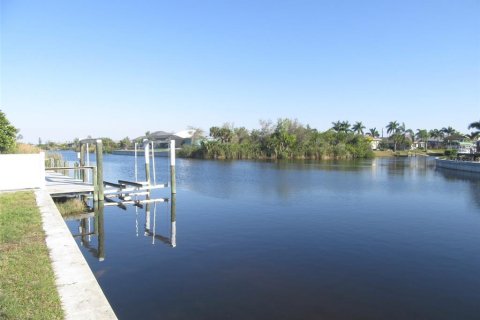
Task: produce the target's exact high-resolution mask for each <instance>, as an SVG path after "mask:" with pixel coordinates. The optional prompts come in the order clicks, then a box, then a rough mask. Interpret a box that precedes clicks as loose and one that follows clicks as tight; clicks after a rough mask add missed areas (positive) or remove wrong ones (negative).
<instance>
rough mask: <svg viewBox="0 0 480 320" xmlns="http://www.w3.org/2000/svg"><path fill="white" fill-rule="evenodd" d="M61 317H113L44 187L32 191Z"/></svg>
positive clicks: (110, 308) (95, 280)
mask: <svg viewBox="0 0 480 320" xmlns="http://www.w3.org/2000/svg"><path fill="white" fill-rule="evenodd" d="M35 196H36V198H37V204H38V206H39V208H40V212H41V215H42V222H43V229H44V230H45V234H46V243H47V247H48V250H49V253H50V259H51V260H52V266H53V271H54V273H55V282H56V285H57V289H58V292H59V295H60V300H61V302H62V307H63V309H64V312H65V319H74V320H80V319H81V320H85V319H92V320H94V319H106V320H108V319H117V317H116V315H115V313H114V312H113V309H112V307H111V306H110V304H109V303H108V300H107V298H106V297H105V295H104V293H103V291H102V289H101V288H100V285H99V284H98V282H97V279H96V278H95V276H94V275H93V273H92V270H91V269H90V267H89V266H88V264H87V261H86V260H85V258H84V257H83V255H82V253H81V252H80V249H79V248H78V246H77V244H76V243H75V240H74V239H73V237H72V235H71V233H70V230H69V229H68V227H67V225H66V224H65V221H63V218H62V216H61V215H60V212H58V210H57V207H56V206H55V203H54V202H53V200H52V198H51V197H50V195H49V193H48V191H47V190H35Z"/></svg>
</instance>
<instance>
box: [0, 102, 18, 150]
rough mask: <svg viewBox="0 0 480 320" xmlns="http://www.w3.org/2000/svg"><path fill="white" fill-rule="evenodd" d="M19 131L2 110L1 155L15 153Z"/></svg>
mask: <svg viewBox="0 0 480 320" xmlns="http://www.w3.org/2000/svg"><path fill="white" fill-rule="evenodd" d="M17 132H18V130H17V129H16V128H15V127H14V126H13V125H11V124H10V121H8V119H7V117H6V115H5V113H3V112H2V110H0V153H9V152H13V151H14V149H15V145H16V139H17Z"/></svg>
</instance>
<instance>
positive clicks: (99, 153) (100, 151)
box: [95, 139, 104, 201]
mask: <svg viewBox="0 0 480 320" xmlns="http://www.w3.org/2000/svg"><path fill="white" fill-rule="evenodd" d="M95 149H96V151H97V154H96V156H97V188H98V201H103V200H104V195H103V143H102V140H101V139H98V140H97V141H96V148H95Z"/></svg>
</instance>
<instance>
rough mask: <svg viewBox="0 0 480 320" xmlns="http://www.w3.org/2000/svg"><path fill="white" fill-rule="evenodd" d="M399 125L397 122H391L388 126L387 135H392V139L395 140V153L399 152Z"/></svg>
mask: <svg viewBox="0 0 480 320" xmlns="http://www.w3.org/2000/svg"><path fill="white" fill-rule="evenodd" d="M399 127H400V125H399V123H398V122H397V121H390V122H389V123H388V124H387V134H391V135H390V137H391V138H393V151H394V152H397V140H398V130H399Z"/></svg>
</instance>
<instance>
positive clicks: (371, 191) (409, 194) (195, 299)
mask: <svg viewBox="0 0 480 320" xmlns="http://www.w3.org/2000/svg"><path fill="white" fill-rule="evenodd" d="M64 156H65V157H66V158H67V159H70V160H73V157H74V154H73V153H66V154H64ZM104 161H105V163H104V167H105V179H106V180H111V181H114V180H117V179H129V180H132V179H133V177H134V158H133V157H132V156H116V155H105V157H104ZM142 161H143V158H140V164H141V163H142ZM156 167H157V170H156V172H157V182H160V181H165V182H167V181H168V163H167V159H166V158H156ZM140 168H143V165H140ZM141 171H142V170H141ZM177 192H178V193H177V196H176V203H175V205H176V215H175V216H174V217H172V216H171V202H170V203H158V204H157V205H153V204H152V205H150V206H149V208H146V207H144V208H143V209H142V208H136V207H132V206H128V207H127V209H126V210H122V209H121V208H118V207H105V210H104V214H103V217H102V226H101V231H102V235H101V236H100V240H101V241H100V242H101V243H100V242H99V237H98V236H96V235H95V234H93V235H90V237H88V236H84V237H76V238H75V239H76V241H77V243H78V244H79V247H80V249H81V251H82V253H83V255H84V256H85V258H86V260H87V261H88V263H89V265H90V267H91V269H92V270H93V272H94V274H95V276H96V277H97V279H98V282H99V283H100V285H101V287H102V289H103V291H104V292H105V295H106V296H107V298H108V300H109V301H110V303H111V305H112V307H113V309H114V310H115V312H116V314H117V315H118V317H119V318H120V319H479V318H480V176H479V175H473V174H462V173H460V172H454V171H447V170H436V169H435V168H434V165H433V161H432V160H431V159H427V158H424V157H418V158H377V159H373V160H361V161H338V162H335V161H329V162H313V161H302V162H255V161H233V162H227V161H206V160H185V159H178V160H177ZM154 197H170V195H169V194H168V190H158V191H155V193H154ZM174 209H175V208H174ZM91 220H92V221H93V220H94V219H93V218H92V219H91ZM172 220H174V221H175V223H174V224H172ZM82 223H83V224H82ZM67 224H68V226H69V228H70V230H71V231H72V233H73V234H78V233H79V232H81V231H82V230H85V226H86V224H85V223H84V222H79V221H75V220H70V221H67ZM82 228H83V229H82ZM100 251H101V252H100Z"/></svg>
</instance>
